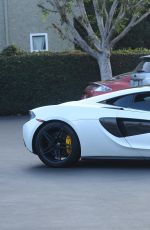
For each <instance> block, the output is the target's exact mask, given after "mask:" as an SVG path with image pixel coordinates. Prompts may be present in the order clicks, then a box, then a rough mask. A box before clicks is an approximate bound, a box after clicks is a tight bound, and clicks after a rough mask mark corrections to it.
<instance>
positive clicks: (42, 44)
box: [30, 33, 48, 52]
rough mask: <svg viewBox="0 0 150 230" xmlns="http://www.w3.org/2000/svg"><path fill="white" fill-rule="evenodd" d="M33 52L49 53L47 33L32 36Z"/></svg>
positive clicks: (31, 46)
mask: <svg viewBox="0 0 150 230" xmlns="http://www.w3.org/2000/svg"><path fill="white" fill-rule="evenodd" d="M30 49H31V52H38V51H48V36H47V33H39V34H30Z"/></svg>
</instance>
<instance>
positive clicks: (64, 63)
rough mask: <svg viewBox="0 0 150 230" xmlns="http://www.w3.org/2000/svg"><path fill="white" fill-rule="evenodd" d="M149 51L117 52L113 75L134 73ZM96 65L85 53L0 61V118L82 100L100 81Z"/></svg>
mask: <svg viewBox="0 0 150 230" xmlns="http://www.w3.org/2000/svg"><path fill="white" fill-rule="evenodd" d="M148 53H150V50H149V51H148V50H144V51H143V52H142V50H140V54H139V53H138V51H137V50H136V51H134V50H129V51H126V52H125V50H124V51H123V53H121V51H117V52H114V53H113V55H112V58H111V61H112V66H113V74H114V75H117V74H121V73H124V72H128V71H131V70H132V69H134V68H135V67H136V65H137V64H138V62H139V56H142V55H145V54H148ZM98 80H100V79H99V68H98V65H97V62H96V61H95V60H93V59H92V58H91V57H89V56H88V55H86V54H85V53H82V52H76V53H62V54H60V53H58V54H52V53H49V52H45V53H37V54H28V55H27V54H25V55H20V56H12V57H6V56H1V57H0V87H1V90H0V107H1V111H0V115H13V114H25V113H27V111H28V110H29V109H32V108H35V107H39V106H44V105H50V104H57V103H61V102H65V101H70V100H78V99H80V98H81V95H82V93H83V90H84V88H85V87H86V85H87V84H88V83H89V82H91V81H98Z"/></svg>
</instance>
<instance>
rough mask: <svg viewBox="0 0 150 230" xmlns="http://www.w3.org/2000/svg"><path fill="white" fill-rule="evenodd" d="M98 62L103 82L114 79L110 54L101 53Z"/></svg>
mask: <svg viewBox="0 0 150 230" xmlns="http://www.w3.org/2000/svg"><path fill="white" fill-rule="evenodd" d="M97 62H98V65H99V69H100V75H101V80H103V81H104V80H110V79H111V78H112V68H111V63H110V54H109V52H103V53H100V54H99V56H98V58H97Z"/></svg>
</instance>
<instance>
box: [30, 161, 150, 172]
mask: <svg viewBox="0 0 150 230" xmlns="http://www.w3.org/2000/svg"><path fill="white" fill-rule="evenodd" d="M89 170H90V171H95V170H96V171H106V170H107V171H110V170H111V171H112V170H113V171H115V170H117V171H119V170H120V171H122V170H125V171H126V170H128V171H137V170H140V171H141V170H148V171H150V161H149V160H116V159H115V160H99V159H98V160H93V159H90V160H89V159H86V160H80V161H79V162H78V163H77V164H75V165H74V166H72V167H65V168H52V167H47V166H45V165H44V164H43V163H41V164H36V165H35V166H33V165H32V166H30V167H28V172H30V173H39V174H42V173H43V174H45V173H46V174H49V173H50V174H52V173H55V174H60V173H61V174H63V173H67V174H68V172H69V173H74V172H75V174H77V173H80V172H86V171H89Z"/></svg>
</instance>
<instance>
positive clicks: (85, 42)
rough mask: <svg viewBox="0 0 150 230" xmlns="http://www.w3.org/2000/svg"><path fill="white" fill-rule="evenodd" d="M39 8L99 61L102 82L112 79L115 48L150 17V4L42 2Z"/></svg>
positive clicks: (133, 0) (130, 0)
mask: <svg viewBox="0 0 150 230" xmlns="http://www.w3.org/2000/svg"><path fill="white" fill-rule="evenodd" d="M87 2H91V3H92V6H93V11H94V17H95V21H96V25H97V28H98V32H97V31H95V30H94V29H93V26H92V22H91V20H90V17H89V15H88V13H87V11H86V6H85V4H86V3H87ZM39 7H41V9H42V10H43V13H44V14H48V13H50V12H53V13H57V14H58V16H59V17H60V20H61V26H60V24H57V23H55V24H54V23H53V27H54V28H55V29H56V30H57V32H59V34H60V35H61V36H63V37H65V38H67V39H69V40H70V41H71V42H73V43H74V44H76V45H78V46H80V47H81V49H82V50H84V51H85V52H87V53H88V54H89V55H91V56H92V57H93V58H95V59H96V60H97V62H98V65H99V68H100V74H101V79H102V80H107V79H111V78H112V69H111V63H110V55H111V51H112V49H113V48H114V46H115V45H116V44H117V43H118V42H119V41H120V40H121V39H122V38H123V37H124V36H125V35H126V34H127V33H128V32H129V31H130V30H131V29H132V28H133V27H134V26H136V25H137V24H138V23H140V22H141V21H143V20H144V19H145V18H146V17H147V16H148V15H149V14H150V1H149V0H43V3H41V4H39ZM74 20H76V21H77V22H78V23H79V24H80V25H81V27H82V28H83V29H84V31H85V32H86V34H87V39H84V38H83V36H82V35H81V34H80V32H79V31H78V30H77V29H76V27H75V26H74ZM63 26H64V27H65V30H64V29H62V28H63Z"/></svg>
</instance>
